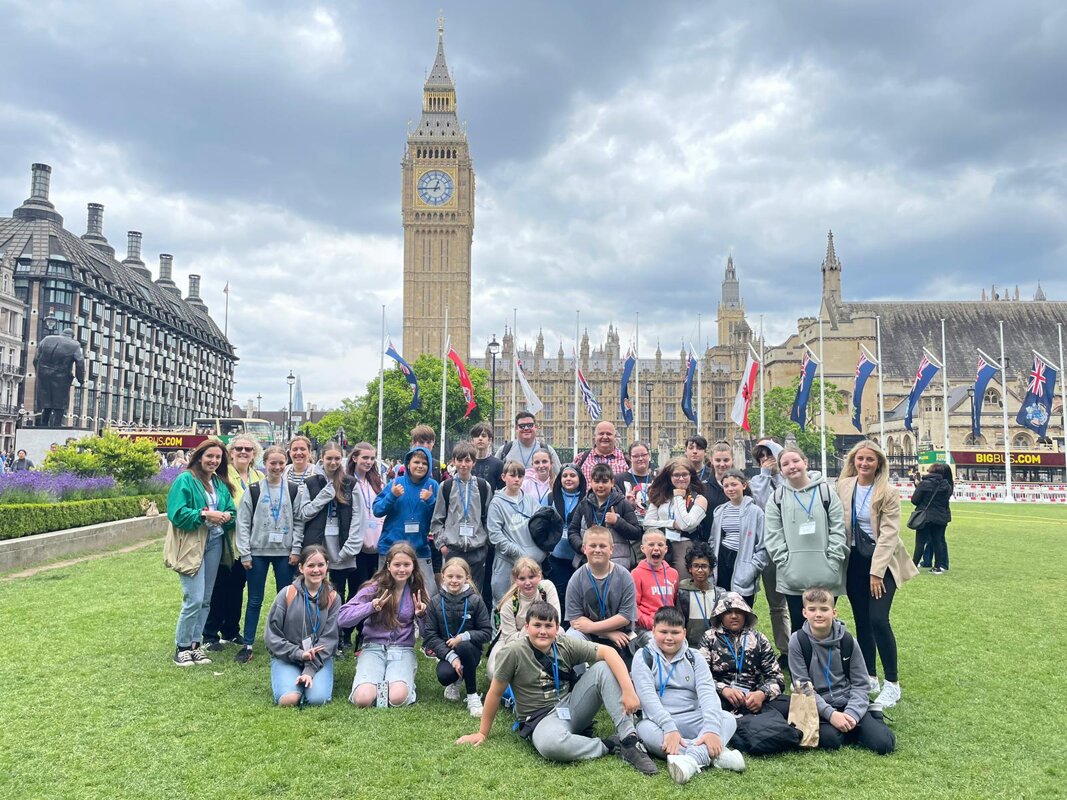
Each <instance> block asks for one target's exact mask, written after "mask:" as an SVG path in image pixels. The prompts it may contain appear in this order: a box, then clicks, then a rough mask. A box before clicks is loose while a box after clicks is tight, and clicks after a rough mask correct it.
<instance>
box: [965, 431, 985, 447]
mask: <svg viewBox="0 0 1067 800" xmlns="http://www.w3.org/2000/svg"><path fill="white" fill-rule="evenodd" d="M963 443H964V444H965V445H966V446H967V447H985V446H986V441H985V437H984V436H975V435H974V434H973V433H968V434H967V436H966V437H964V440H963Z"/></svg>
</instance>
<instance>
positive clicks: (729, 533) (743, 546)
mask: <svg viewBox="0 0 1067 800" xmlns="http://www.w3.org/2000/svg"><path fill="white" fill-rule="evenodd" d="M721 485H722V489H723V492H724V493H725V494H726V499H727V502H726V503H723V504H722V505H721V506H719V507H718V508H716V509H715V511H714V514H713V518H712V525H711V545H712V548H713V551H714V552H715V555H716V565H715V585H716V586H719V587H721V588H723V589H725V590H727V591H733V592H737V593H738V594H739V595H741V596H742V597H743V598H745V602H746V603H748V605H749V607H751V606H752V603H753V601H754V600H755V598H756V592H757V591H758V589H759V576H760V573H761V572H762V571H763V568H764V567H766V566H767V565H768V564H769V563H770V556H768V554H767V550H766V548H765V547H764V545H763V510H762V509H761V508H760V507H759V506H758V505H757V504H756V502H755V501H754V500H753V499H752V492H751V490H750V489H749V488H748V479H747V478H746V477H745V474H744V473H743V472H741V471H740V470H736V469H731V470H728V471H727V472H726V474H725V475H723V476H722V480H721Z"/></svg>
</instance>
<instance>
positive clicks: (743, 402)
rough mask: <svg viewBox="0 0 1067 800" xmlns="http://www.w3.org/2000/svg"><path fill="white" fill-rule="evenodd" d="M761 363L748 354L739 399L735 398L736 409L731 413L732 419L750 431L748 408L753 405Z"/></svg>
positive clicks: (738, 389)
mask: <svg viewBox="0 0 1067 800" xmlns="http://www.w3.org/2000/svg"><path fill="white" fill-rule="evenodd" d="M759 366H760V365H759V362H758V361H756V359H754V358H753V357H752V354H751V353H749V354H748V361H746V362H745V370H744V372H742V373H741V385H740V386H738V387H737V397H736V398H734V407H733V410H732V411H731V412H730V419H732V420H733V421H734V422H736V423H737V424H738V425H740V426H741V427H742V428H743V429H744V430H746V431H747V430H748V429H749V428H748V407H749V406H750V405H752V396H753V395H754V394H755V389H756V374H757V373H758V372H759Z"/></svg>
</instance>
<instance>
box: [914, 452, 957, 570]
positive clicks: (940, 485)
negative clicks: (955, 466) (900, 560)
mask: <svg viewBox="0 0 1067 800" xmlns="http://www.w3.org/2000/svg"><path fill="white" fill-rule="evenodd" d="M952 490H953V485H952V467H950V466H949V465H948V464H931V465H930V468H929V469H928V470H927V471H926V475H925V476H924V477H923V479H922V480H921V481H919V485H918V486H916V487H915V491H914V492H913V493H912V495H911V502H912V505H914V506H915V507H916V508H918V509H926V513H925V514H924V517H925V521H924V522H923V524H922V526H920V528H919V529H918V530H917V531H915V553H914V554H913V556H912V560H913V561H914V563H916V564H918V563H919V559H920V558H921V557H922V554H923V550H925V549H926V543H927V542H933V546H934V566H933V569H931V570H930V573H931V574H932V575H941V574H942V573H945V572H948V542H947V541H946V540H945V528H947V527H948V524H949V523H950V522H952V511H951V510H950V509H949V505H948V501H949V498H950V497H952Z"/></svg>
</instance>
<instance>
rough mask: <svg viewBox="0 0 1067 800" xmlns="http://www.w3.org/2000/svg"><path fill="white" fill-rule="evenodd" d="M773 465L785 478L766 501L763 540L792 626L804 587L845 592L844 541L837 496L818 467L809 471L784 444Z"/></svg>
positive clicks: (798, 618) (799, 618)
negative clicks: (775, 463)
mask: <svg viewBox="0 0 1067 800" xmlns="http://www.w3.org/2000/svg"><path fill="white" fill-rule="evenodd" d="M778 470H779V472H781V473H782V477H783V478H785V483H784V484H783V485H782V486H781V487H779V488H778V489H775V490H774V493H773V494H772V495H771V499H770V500H768V501H767V509H766V516H765V518H764V543H765V546H766V548H767V552H768V553H769V554H770V557H771V559H772V560H773V561H774V564H775V566H776V567H777V568H778V576H777V577H778V591H780V592H781V593H782V594H784V595H785V599H786V603H787V604H788V605H789V624H790V626H791V627H792V629H793V631H794V632H796V631H798V630H800V628H801V626H802V625H803V624H804V601H803V600H802V599H801V595H803V594H804V590H805V589H807V588H809V587H811V586H824V587H826V588H827V589H829V590H830V593H831V594H832V595H833V596H834V597H837V596H838V595H841V594H844V592H845V561H846V559H847V558H848V541H847V540H846V539H845V519H844V511H843V509H842V507H841V500H840V499H839V498H838V496H837V494H836V493H835V492H832V491H831V490H830V487H829V485H827V483H826V480H825V479H824V478H823V476H822V473H821V472H817V471H815V470H812V471H811V472H809V471H808V458H807V456H805V455H804V453H803V452H802V451H801V450H799V449H798V448H796V447H793V446H786V447H783V448H782V451H781V452H780V453H779V454H778Z"/></svg>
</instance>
